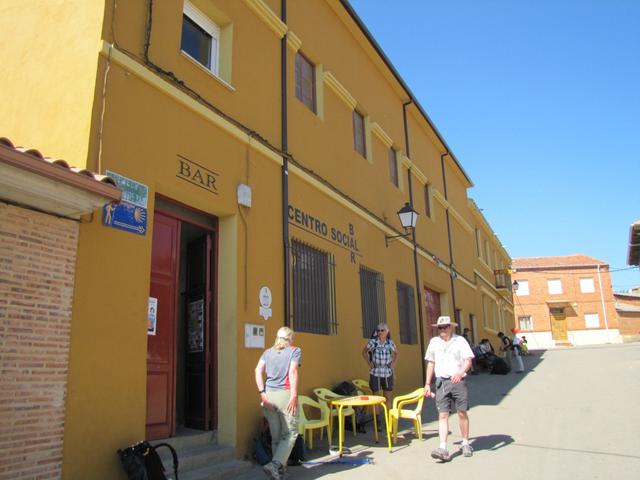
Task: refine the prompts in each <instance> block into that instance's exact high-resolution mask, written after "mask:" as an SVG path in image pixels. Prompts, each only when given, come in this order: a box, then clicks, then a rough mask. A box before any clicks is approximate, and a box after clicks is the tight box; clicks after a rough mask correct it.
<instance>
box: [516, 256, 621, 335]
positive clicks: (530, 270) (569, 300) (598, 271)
mask: <svg viewBox="0 0 640 480" xmlns="http://www.w3.org/2000/svg"><path fill="white" fill-rule="evenodd" d="M512 265H513V279H514V281H516V282H517V288H514V308H515V310H516V318H517V326H518V328H519V329H520V330H521V332H522V333H523V334H524V335H525V336H526V337H527V340H528V342H529V346H530V348H552V347H554V346H557V345H589V344H599V343H612V342H619V341H620V331H619V326H618V315H617V314H616V309H615V302H614V298H613V292H612V288H611V275H610V273H609V265H608V264H606V263H605V262H602V261H600V260H597V259H595V258H592V257H589V256H586V255H582V254H576V255H568V256H559V257H532V258H516V259H514V260H513V264H512Z"/></svg>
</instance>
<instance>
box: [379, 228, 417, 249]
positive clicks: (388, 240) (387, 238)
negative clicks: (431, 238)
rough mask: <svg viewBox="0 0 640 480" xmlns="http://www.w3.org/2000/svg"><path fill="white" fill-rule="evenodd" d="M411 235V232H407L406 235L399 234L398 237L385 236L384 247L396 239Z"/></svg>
mask: <svg viewBox="0 0 640 480" xmlns="http://www.w3.org/2000/svg"><path fill="white" fill-rule="evenodd" d="M409 235H411V231H410V230H409V231H407V232H406V233H401V234H399V235H385V236H384V246H385V247H388V246H389V244H390V243H391V242H393V241H394V240H397V239H398V238H406V237H408V236H409Z"/></svg>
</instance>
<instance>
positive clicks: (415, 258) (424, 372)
mask: <svg viewBox="0 0 640 480" xmlns="http://www.w3.org/2000/svg"><path fill="white" fill-rule="evenodd" d="M412 103H413V101H412V100H409V101H408V102H406V103H403V104H402V120H403V122H404V147H405V150H406V152H407V157H408V158H410V157H409V155H410V151H409V127H408V124H407V107H408V106H409V105H411V104H412ZM407 177H408V179H409V203H411V205H412V206H413V186H412V185H413V184H412V181H411V168H409V171H408V172H407ZM411 241H412V242H413V269H414V273H415V277H416V299H417V301H418V332H419V335H420V365H422V378H423V380H425V379H426V378H427V370H426V365H425V360H424V353H425V352H424V327H423V325H422V324H423V317H422V288H421V287H420V269H419V268H418V244H417V243H416V229H415V228H414V229H412V231H411Z"/></svg>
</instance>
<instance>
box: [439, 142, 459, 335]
mask: <svg viewBox="0 0 640 480" xmlns="http://www.w3.org/2000/svg"><path fill="white" fill-rule="evenodd" d="M447 155H449V151H448V150H447V151H446V152H444V153H443V154H441V155H440V166H441V168H442V184H443V189H444V199H445V200H446V201H447V202H449V195H448V194H447V173H446V170H445V167H444V157H446V156H447ZM445 214H446V217H447V240H448V242H449V269H450V271H451V275H450V280H451V301H452V303H453V316H454V321H455V322H459V321H460V320H462V319H455V315H456V283H455V277H456V273H455V269H454V261H453V245H452V243H451V219H450V215H449V207H447V209H446V211H445ZM458 326H459V325H458Z"/></svg>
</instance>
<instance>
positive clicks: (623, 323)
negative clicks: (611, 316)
mask: <svg viewBox="0 0 640 480" xmlns="http://www.w3.org/2000/svg"><path fill="white" fill-rule="evenodd" d="M613 298H614V299H615V301H616V312H617V314H618V318H619V320H620V335H621V336H622V340H623V341H625V342H628V341H639V340H640V288H636V289H634V290H632V291H630V292H626V293H614V294H613Z"/></svg>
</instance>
